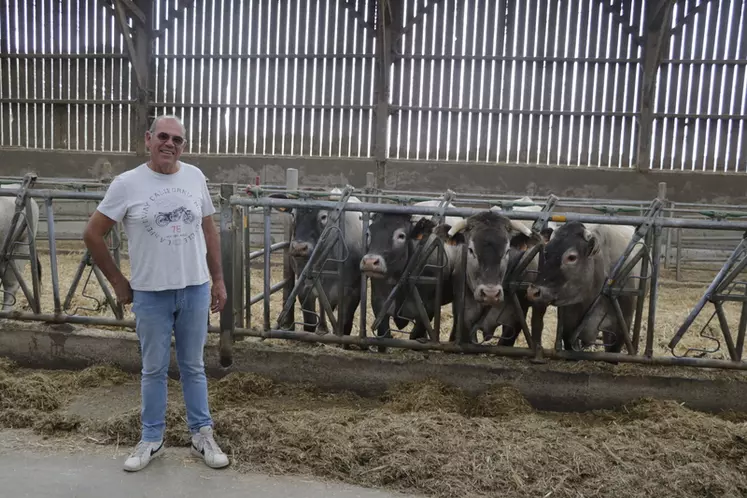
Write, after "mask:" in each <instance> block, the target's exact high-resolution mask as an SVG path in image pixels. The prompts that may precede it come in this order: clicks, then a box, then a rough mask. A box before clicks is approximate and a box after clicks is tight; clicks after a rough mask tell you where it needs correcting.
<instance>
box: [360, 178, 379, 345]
mask: <svg viewBox="0 0 747 498" xmlns="http://www.w3.org/2000/svg"><path fill="white" fill-rule="evenodd" d="M375 189H376V175H375V173H373V172H372V171H369V172H368V173H366V193H367V194H372V193H374V190H375ZM361 200H362V201H363V202H371V198H370V196H363V199H361ZM370 219H371V213H369V212H368V211H365V212H363V213H361V222H362V225H363V235H362V237H363V240H362V241H361V247H362V248H363V254H365V253H366V252H367V251H368V225H369V220H370ZM367 301H368V277H367V276H366V275H364V274H361V302H360V306H359V309H360V316H359V319H360V327H359V330H358V336H359V337H366V322H367V320H366V319H367V318H368V316H367V315H368V313H366V310H367V307H366V306H367Z"/></svg>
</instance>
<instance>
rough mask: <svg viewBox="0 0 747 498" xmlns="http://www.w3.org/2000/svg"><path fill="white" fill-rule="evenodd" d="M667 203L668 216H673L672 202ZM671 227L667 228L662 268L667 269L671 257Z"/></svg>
mask: <svg viewBox="0 0 747 498" xmlns="http://www.w3.org/2000/svg"><path fill="white" fill-rule="evenodd" d="M667 204H668V205H669V217H670V218H674V202H668V203H667ZM672 231H673V228H672V227H668V228H667V245H666V248H665V249H664V268H667V269H669V265H670V263H671V261H670V260H671V258H672Z"/></svg>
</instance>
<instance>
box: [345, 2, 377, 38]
mask: <svg viewBox="0 0 747 498" xmlns="http://www.w3.org/2000/svg"><path fill="white" fill-rule="evenodd" d="M372 5H373V4H372ZM344 6H345V8H346V9H347V10H349V11H350V13H351V14H352V15H353V18H355V19H357V20H358V22H359V23H361V25H363V27H365V28H367V29H370V30H371V31H375V30H376V26H375V25H374V23H373V21H366V14H365V13H364V12H362V11H360V10H358V9H357V8H356V7H355V0H345V4H344Z"/></svg>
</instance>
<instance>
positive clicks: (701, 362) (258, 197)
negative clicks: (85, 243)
mask: <svg viewBox="0 0 747 498" xmlns="http://www.w3.org/2000/svg"><path fill="white" fill-rule="evenodd" d="M48 183H50V184H51V183H52V182H48ZM102 186H106V185H102ZM353 192H354V195H359V196H360V197H361V198H362V199H363V201H364V202H360V203H348V204H346V205H344V206H343V207H342V211H343V212H347V211H351V212H360V213H362V219H363V220H364V222H367V221H368V219H369V218H370V214H371V213H399V214H409V215H413V214H419V215H426V216H427V215H430V216H434V215H437V214H438V213H439V210H438V209H437V208H436V207H430V206H413V205H398V204H395V203H391V202H390V201H394V202H399V203H405V202H417V201H421V200H437V199H438V198H439V197H440V194H437V193H433V192H398V191H377V190H376V189H375V188H373V186H372V185H368V186H367V187H366V188H364V189H361V190H359V189H354V190H353ZM26 193H27V195H28V197H30V198H35V199H43V200H44V207H45V209H43V210H42V211H43V213H44V214H46V220H47V223H48V244H49V257H50V263H51V265H50V268H51V279H52V287H53V295H54V313H46V312H44V311H43V310H41V307H40V306H39V303H38V301H39V299H38V296H35V295H34V294H35V293H34V292H30V293H29V294H31V295H32V300H34V301H36V302H35V303H33V304H32V308H34V309H37V310H39V311H40V312H39V313H26V312H18V311H11V312H0V318H9V319H14V320H22V321H41V322H47V323H72V324H81V325H104V326H116V327H123V328H130V329H132V328H134V327H135V322H134V320H121V319H116V318H110V317H105V316H96V317H94V316H80V315H76V314H73V315H70V314H66V313H65V310H66V306H63V305H62V304H61V302H60V301H61V299H60V295H61V293H60V288H59V286H60V282H59V275H58V271H59V268H58V265H57V261H56V259H57V250H56V244H55V242H56V240H57V237H56V231H55V222H56V221H58V219H56V218H55V213H54V209H53V207H54V202H55V201H64V200H87V201H100V200H101V199H103V197H104V194H105V191H101V192H82V191H67V190H61V189H39V188H30V189H28V190H27V191H26ZM271 193H298V194H299V195H300V196H301V198H295V199H294V198H291V199H281V198H271V197H266V195H267V194H271ZM17 194H18V189H7V188H4V189H0V196H6V197H7V196H16V195H17ZM249 194H250V195H243V194H242V195H238V194H236V185H230V186H229V185H221V196H223V199H224V202H223V203H222V205H221V212H220V213H217V216H218V218H219V219H220V220H222V221H223V220H225V221H224V222H223V223H222V224H221V239H222V240H224V239H223V237H224V236H226V235H227V234H232V233H234V231H237V230H240V226H236V225H237V224H236V221H235V220H236V217H235V216H234V215H235V212H236V211H238V212H240V213H242V215H243V218H244V227H243V230H244V231H243V235H244V237H243V238H241V237H237V238H234V237H233V236H228V237H227V239H226V240H227V243H226V245H225V246H223V247H222V250H223V252H224V255H223V261H224V273H225V274H226V276H227V275H228V273H231V275H232V279H233V280H232V279H227V280H226V281H227V285H228V282H229V281H230V282H233V285H232V287H234V289H231V290H230V291H229V292H232V293H233V292H234V291H238V290H240V289H243V291H242V292H246V297H245V298H243V299H241V300H238V302H237V303H234V301H233V300H232V298H231V296H229V301H228V302H229V303H232V304H231V306H227V309H225V310H224V313H223V314H222V317H221V325H220V326H217V327H216V326H210V327H209V331H210V332H211V333H220V335H221V352H222V355H223V354H225V355H226V359H227V360H229V361H230V357H231V355H232V352H231V351H232V346H231V344H232V343H233V341H234V340H236V339H240V338H243V337H259V338H263V339H275V338H280V339H291V340H298V341H304V342H320V343H328V344H340V345H350V344H354V345H358V346H362V347H369V346H379V347H397V348H406V349H413V350H420V351H426V350H434V351H443V352H459V353H470V354H471V353H475V354H483V353H488V354H499V355H503V356H513V357H527V358H531V357H534V356H535V355H536V353H537V352H536V351H534V350H532V349H529V348H518V347H516V348H514V347H503V346H486V345H475V344H451V343H441V342H439V341H438V340H437V337H436V338H435V339H436V340H430V341H428V342H426V343H421V342H418V341H411V340H401V339H392V338H380V337H366V333H365V332H366V319H365V315H366V313H367V305H368V302H367V299H366V291H365V290H364V291H363V292H362V300H361V304H360V305H359V308H358V311H359V313H360V314H361V320H360V321H361V328H360V335H359V336H354V337H353V336H340V335H337V334H329V335H325V336H320V335H317V334H311V333H298V332H292V331H286V330H276V329H275V328H273V327H272V317H271V316H270V305H269V302H270V300H269V297H270V296H272V295H273V294H274V293H276V292H278V291H280V290H281V289H282V290H283V297H284V299H285V298H287V297H288V296H290V295H291V293H290V289H292V287H293V282H294V274H293V272H292V270H290V268H289V262H288V259H289V258H288V257H287V256H288V250H289V246H290V240H289V239H290V235H291V232H288V231H287V230H285V234H284V235H285V240H283V241H281V242H277V243H272V240H271V237H270V234H271V231H272V230H273V221H272V214H273V213H272V212H273V210H276V211H277V209H278V208H300V207H307V208H308V207H313V208H320V209H330V210H331V209H334V208H335V207H336V206H337V204H338V203H337V202H335V201H332V200H325V199H329V197H330V195H331V193H330V192H325V191H312V190H300V189H298V187H297V184H296V185H295V186H293V187H292V188H288V187H286V188H285V189H284V188H283V187H280V186H278V187H275V186H260V187H259V188H255V187H252V188H250V189H249ZM314 197H318V198H314ZM540 199H542V198H541V197H533V198H532V201H533V202H532V203H531V204H532V205H537V204H540V203H541V201H540ZM376 200H378V201H379V202H374V201H376ZM454 202H455V203H457V204H461V205H462V207H456V208H450V207H447V208H445V209H444V210H443V211H442V213H443V215H445V216H461V217H466V216H470V215H473V214H476V213H479V212H484V211H485V208H483V209H479V208H474V207H467V206H469V205H470V204H472V205H479V204H486V205H498V206H501V205H503V206H505V207H507V208H508V209H505V210H504V209H501V210H499V211H497V212H498V213H501V214H504V215H506V216H508V217H510V218H512V219H518V220H527V221H534V220H537V219H538V218H539V217H540V216H541V214H540V213H537V212H529V211H515V210H513V209H510V208H512V207H516V206H521V205H526V204H527V203H522V202H518V201H517V199H516V198H515V197H514V196H506V195H482V194H457V195H456V200H455V201H454ZM557 206H558V207H560V208H574V209H580V210H600V209H602V208H603V209H606V210H607V211H604V212H605V213H606V214H593V213H579V212H571V211H563V212H554V214H551V215H550V216H549V220H550V221H555V222H560V223H562V222H568V221H580V222H584V223H605V224H612V225H632V226H638V225H640V224H641V223H642V222H643V221H644V219H645V217H644V216H633V215H630V214H628V212H632V211H635V210H639V209H640V210H641V211H644V210H645V209H646V203H645V202H643V201H625V200H619V201H617V200H613V201H610V200H602V199H573V198H560V199H559V200H558V203H557ZM699 207H701V206H699V205H688V204H685V203H679V204H677V205H674V206H665V207H664V208H663V209H662V212H663V213H666V216H658V217H656V218H655V219H654V220H653V221H652V227H653V229H654V232H653V234H652V236H651V237H650V239H651V242H652V243H651V247H650V251H651V253H652V255H651V264H650V266H651V271H650V277H649V278H650V280H651V282H650V284H649V288H650V289H651V290H650V298H649V316H648V330H647V333H646V338H645V340H646V347H645V352H644V354H643V355H639V354H637V344H634V345H633V348H634V349H635V350H636V353H635V354H613V353H592V352H580V351H558V350H549V351H545V350H543V351H542V355H543V356H544V357H545V358H549V359H574V360H579V359H586V360H594V361H599V360H601V361H619V362H633V363H642V364H650V365H685V366H698V367H707V368H737V369H743V368H745V367H744V366H743V364H742V363H741V362H735V361H729V360H712V359H703V358H680V357H672V358H670V357H660V356H654V355H653V343H654V335H653V334H654V329H655V309H656V303H657V287H658V282H659V272H660V259H661V258H660V256H661V251H662V245H663V244H665V243H666V244H667V250H668V248H669V245H668V244H669V242H668V241H665V240H664V235H663V233H662V232H663V230H665V229H684V228H694V229H703V230H730V231H735V232H747V213H745V219H741V218H740V217H739V216H732V217H731V218H729V219H694V218H692V217H678V216H674V215H675V214H676V213H683V214H686V215H695V216H697V215H701V216H706V217H707V216H708V215H707V214H704V212H703V209H697V208H699ZM707 207H708V208H710V207H712V206H710V205H709V206H707ZM738 208H739V207H738V206H735V207H727V206H718V205H716V206H715V209H716V210H718V211H733V214H734V213H736V214H739V209H738ZM742 209H743V208H742ZM251 211H256V212H257V215H258V216H260V217H261V219H262V221H261V222H260V224H261V225H262V226H263V230H262V238H263V247H262V248H261V249H259V250H254V251H250V250H249V249H250V248H249V241H250V237H249V234H250V230H251V227H250V225H251V223H250V222H248V221H247V217H248V216H249V212H251ZM556 211H557V209H556ZM224 212H225V213H226V217H224ZM621 213H622V214H621ZM58 218H59V217H58ZM41 219H42V217H41V216H40V220H41ZM64 219H65V220H68V219H69V218H68V217H65V218H64ZM84 220H85V218H84V217H81V221H84ZM257 235H259V234H257ZM364 238H365V237H364ZM116 240H117V241H118V244H121V242H122V240H120V239H119V238H116ZM729 240H731V239H729V238H728V237H723V241H724V242H728V241H729ZM735 240H736V237H735ZM241 241H243V242H241ZM35 242H36V241H35V240H34V241H32V244H35ZM237 244H238V246H237ZM265 248H269V250H268V251H267V253H266V250H265ZM35 249H36V248H35V246H34V248H33V250H35ZM240 249H243V252H244V256H243V257H242V258H235V257H230V255H232V254H234V253H235V252H236V251H237V250H240ZM278 251H282V252H283V254H284V255H285V257H284V261H283V265H284V272H283V275H284V276H283V279H282V280H281V281H280V282H277V283H272V282H270V278H269V277H270V260H271V256H272V254H273V253H276V252H278ZM665 254H666V253H665ZM259 257H264V258H265V259H264V265H263V272H264V274H265V277H264V279H263V283H262V284H263V285H262V287H263V291H262V292H261V293H259V294H254V295H253V294H252V293H251V271H250V270H249V263H250V262H251V261H253V260H254V259H256V258H259ZM237 265H238V267H237ZM94 270H95V269H94ZM97 277H98V274H97ZM431 280H432V279H431ZM419 282H421V283H426V277H423V278H422V279H421V280H419ZM100 283H101V285H103V286H105V283H104V282H100ZM431 283H432V284H434V285H436V282H431ZM34 284H35V287H36V282H34ZM363 287H365V277H364V282H363ZM71 290H74V289H71ZM106 290H108V289H106ZM105 293H106V292H105ZM260 301H263V304H264V306H263V311H262V314H263V320H262V325H261V326H260V328H259V329H255V328H252V327H251V306H252V305H254V304H257V303H259V302H260ZM236 306H239V307H241V308H242V309H240V310H237V309H234V308H235V307H236ZM291 309H292V308H291ZM242 312H246V317H247V320H246V327H243V326H241V322H238V323H239V326H237V316H238V317H239V318H240V317H241V314H242ZM224 315H225V316H224ZM438 316H440V314H439V313H438V312H437V313H436V317H438ZM437 321H438V320H437ZM636 321H637V322H639V320H638V318H637V319H636ZM435 332H436V333H437V332H438V330H436V331H435ZM432 339H433V338H432ZM634 342H636V343H637V337H634ZM738 344H739V346H740V348H741V346H742V345H743V342H741V343H738ZM739 356H740V358H741V352H740V353H739Z"/></svg>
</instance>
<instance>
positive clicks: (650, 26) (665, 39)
mask: <svg viewBox="0 0 747 498" xmlns="http://www.w3.org/2000/svg"><path fill="white" fill-rule="evenodd" d="M672 5H673V2H672V1H671V0H650V1H649V2H647V3H646V4H645V5H644V9H645V10H644V13H643V22H644V28H645V30H644V33H643V78H642V83H641V84H642V89H641V104H640V109H639V112H640V118H639V121H638V151H637V155H636V156H637V159H636V164H637V166H638V171H641V172H647V171H648V170H649V167H648V165H649V162H650V161H651V133H652V131H653V123H654V94H655V92H656V72H657V71H658V69H659V66H660V65H661V60H662V57H663V54H664V53H665V52H666V51H667V47H668V46H669V38H670V32H669V29H667V26H669V25H670V23H671V19H672Z"/></svg>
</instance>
